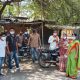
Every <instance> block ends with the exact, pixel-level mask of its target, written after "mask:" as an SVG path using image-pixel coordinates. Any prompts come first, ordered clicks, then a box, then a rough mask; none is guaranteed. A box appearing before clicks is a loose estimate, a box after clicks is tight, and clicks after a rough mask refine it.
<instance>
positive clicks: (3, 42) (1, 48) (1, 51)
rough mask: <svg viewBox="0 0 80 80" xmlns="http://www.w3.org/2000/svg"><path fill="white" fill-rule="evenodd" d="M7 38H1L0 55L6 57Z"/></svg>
mask: <svg viewBox="0 0 80 80" xmlns="http://www.w3.org/2000/svg"><path fill="white" fill-rule="evenodd" d="M5 50H6V40H1V39H0V57H5Z"/></svg>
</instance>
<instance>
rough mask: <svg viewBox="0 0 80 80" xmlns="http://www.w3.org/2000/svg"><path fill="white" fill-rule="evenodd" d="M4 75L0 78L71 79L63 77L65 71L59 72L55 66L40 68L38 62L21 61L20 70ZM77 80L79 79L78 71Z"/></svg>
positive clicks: (0, 79) (16, 79)
mask: <svg viewBox="0 0 80 80" xmlns="http://www.w3.org/2000/svg"><path fill="white" fill-rule="evenodd" d="M5 72H6V73H7V75H6V76H4V77H0V80H72V79H69V78H66V77H65V73H63V72H59V71H58V70H57V69H56V67H55V66H51V67H50V68H41V67H40V66H39V65H38V64H33V63H31V62H29V63H22V64H20V72H16V73H14V74H11V73H9V72H7V70H5ZM77 80H80V73H79V74H78V78H77Z"/></svg>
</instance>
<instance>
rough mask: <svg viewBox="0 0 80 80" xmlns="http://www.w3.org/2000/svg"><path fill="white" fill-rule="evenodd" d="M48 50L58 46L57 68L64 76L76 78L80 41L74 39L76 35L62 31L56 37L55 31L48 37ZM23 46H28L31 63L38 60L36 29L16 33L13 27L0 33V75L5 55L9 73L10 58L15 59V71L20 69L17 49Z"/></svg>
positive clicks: (12, 71) (79, 60) (38, 43)
mask: <svg viewBox="0 0 80 80" xmlns="http://www.w3.org/2000/svg"><path fill="white" fill-rule="evenodd" d="M48 43H49V50H55V49H56V48H59V54H60V58H59V70H60V71H61V72H66V76H67V77H70V78H73V79H74V78H77V74H78V70H79V69H80V41H79V40H77V39H76V35H75V34H72V36H71V37H67V34H66V33H63V34H62V36H61V38H59V37H58V34H57V31H54V32H53V34H52V35H51V36H50V37H49V39H48ZM23 46H30V53H31V57H32V61H33V63H35V62H38V58H39V51H38V49H40V48H41V39H40V35H39V34H38V32H37V30H36V29H33V30H32V33H31V34H29V32H28V31H25V32H24V33H23V32H22V31H20V32H19V34H18V35H16V33H15V30H14V29H13V28H11V29H10V31H9V32H6V31H5V32H4V33H1V34H0V51H1V52H0V75H3V74H2V71H1V69H2V64H3V63H4V59H5V56H6V55H7V56H8V68H9V70H10V72H11V73H14V69H13V65H12V59H14V60H15V64H16V71H18V70H20V67H19V58H18V55H22V54H19V49H21V48H22V47H23Z"/></svg>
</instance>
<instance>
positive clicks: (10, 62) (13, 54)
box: [8, 50, 19, 69]
mask: <svg viewBox="0 0 80 80" xmlns="http://www.w3.org/2000/svg"><path fill="white" fill-rule="evenodd" d="M8 56H9V60H8V64H9V65H8V66H9V69H12V67H13V65H12V59H14V60H15V63H16V67H17V68H19V59H18V54H17V53H16V50H15V51H13V52H11V54H9V55H8Z"/></svg>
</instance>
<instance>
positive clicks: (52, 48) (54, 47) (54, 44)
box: [48, 36, 57, 50]
mask: <svg viewBox="0 0 80 80" xmlns="http://www.w3.org/2000/svg"><path fill="white" fill-rule="evenodd" d="M54 40H56V38H54V37H53V36H50V37H49V39H48V43H49V44H50V46H49V49H50V50H54V49H56V48H57V43H56V41H54Z"/></svg>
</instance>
